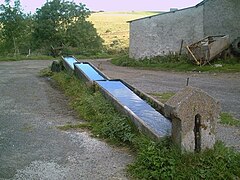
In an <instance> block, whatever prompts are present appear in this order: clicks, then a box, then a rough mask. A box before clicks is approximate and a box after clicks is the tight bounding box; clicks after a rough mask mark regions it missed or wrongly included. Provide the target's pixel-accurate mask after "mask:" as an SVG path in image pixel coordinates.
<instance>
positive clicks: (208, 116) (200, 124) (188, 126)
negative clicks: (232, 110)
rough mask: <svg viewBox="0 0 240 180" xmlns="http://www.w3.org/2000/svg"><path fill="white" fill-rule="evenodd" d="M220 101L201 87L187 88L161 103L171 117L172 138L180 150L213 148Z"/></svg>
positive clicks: (192, 150) (197, 150) (166, 113)
mask: <svg viewBox="0 0 240 180" xmlns="http://www.w3.org/2000/svg"><path fill="white" fill-rule="evenodd" d="M220 110H221V108H220V103H219V102H218V101H216V100H215V99H214V98H213V97H211V96H210V95H208V94H207V93H206V92H204V91H203V90H201V89H198V88H194V87H186V88H185V89H183V90H182V91H180V92H179V93H177V94H176V95H175V96H173V97H172V98H171V99H169V101H167V103H166V104H165V105H164V113H165V116H166V117H169V118H171V119H172V140H173V142H174V143H175V144H177V145H178V146H179V147H180V148H181V149H182V150H183V151H189V152H194V151H196V152H199V151H201V150H204V149H207V148H213V146H214V144H215V125H216V122H217V120H218V118H219V114H220Z"/></svg>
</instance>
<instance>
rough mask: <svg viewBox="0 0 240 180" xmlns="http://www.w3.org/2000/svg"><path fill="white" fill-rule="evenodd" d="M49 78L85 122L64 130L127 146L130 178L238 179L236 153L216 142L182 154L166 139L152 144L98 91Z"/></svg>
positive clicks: (60, 78) (63, 77)
mask: <svg viewBox="0 0 240 180" xmlns="http://www.w3.org/2000/svg"><path fill="white" fill-rule="evenodd" d="M46 72H47V71H46ZM47 74H49V73H47ZM52 78H53V79H54V80H55V81H56V82H57V84H58V85H59V87H60V88H61V89H63V90H64V92H65V94H66V95H67V96H68V97H69V98H70V105H71V106H72V107H73V108H74V109H75V111H77V113H78V114H79V116H80V117H81V118H83V119H85V120H87V123H86V124H80V125H66V126H65V127H63V129H69V128H74V129H76V128H87V129H90V130H91V131H92V132H93V134H94V135H96V136H97V137H102V138H104V139H108V140H109V141H111V142H114V143H117V144H123V145H128V146H129V147H130V148H131V149H132V150H133V151H134V152H135V153H136V160H135V161H134V162H133V163H132V164H130V165H129V167H128V172H129V174H130V175H131V176H132V177H133V178H137V179H173V178H174V179H189V178H190V179H238V178H240V163H239V162H240V153H239V152H236V151H233V150H231V149H229V148H227V147H225V146H224V145H223V144H222V143H220V142H218V143H216V145H215V147H214V149H212V150H206V151H204V152H201V153H198V154H194V153H181V152H180V150H179V149H178V148H177V147H175V146H174V145H173V144H172V143H171V140H170V139H168V138H165V139H163V140H162V141H160V142H155V141H152V140H150V139H148V138H147V137H145V136H143V135H141V134H140V133H138V132H137V131H136V129H135V128H134V127H133V126H132V124H131V122H130V121H129V119H128V118H126V117H125V116H123V115H121V114H119V113H118V112H117V111H116V110H115V109H114V108H113V106H112V105H111V103H110V102H108V101H107V100H106V99H105V98H104V97H103V96H102V94H101V93H100V92H95V91H94V90H93V89H91V88H90V87H87V86H86V85H85V84H84V83H83V82H81V81H79V80H78V79H77V78H76V77H74V76H70V75H68V74H66V73H64V72H61V73H54V74H53V76H52Z"/></svg>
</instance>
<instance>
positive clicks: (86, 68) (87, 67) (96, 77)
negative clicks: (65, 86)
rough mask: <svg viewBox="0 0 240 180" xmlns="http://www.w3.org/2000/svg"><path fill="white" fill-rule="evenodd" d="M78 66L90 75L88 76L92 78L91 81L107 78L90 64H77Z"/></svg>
mask: <svg viewBox="0 0 240 180" xmlns="http://www.w3.org/2000/svg"><path fill="white" fill-rule="evenodd" d="M76 67H77V68H79V69H81V70H82V71H83V72H84V73H85V74H86V75H87V76H88V78H89V79H91V81H96V80H105V78H104V77H103V76H102V75H101V74H99V73H98V72H97V71H96V70H95V69H94V68H93V67H92V66H91V65H90V64H87V63H81V64H76Z"/></svg>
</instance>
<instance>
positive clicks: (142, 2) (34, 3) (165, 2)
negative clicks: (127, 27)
mask: <svg viewBox="0 0 240 180" xmlns="http://www.w3.org/2000/svg"><path fill="white" fill-rule="evenodd" d="M12 1H13V0H12ZM20 1H21V5H22V8H23V9H24V11H25V12H32V13H34V12H35V10H36V8H40V7H41V6H42V5H43V4H44V3H45V2H46V0H20ZM73 1H74V2H76V3H80V2H82V3H83V4H86V6H87V8H89V9H90V10H94V11H99V10H103V11H169V9H170V8H178V9H182V8H186V7H190V6H195V5H196V4H198V3H200V2H201V1H202V0H73ZM0 3H1V4H2V3H4V0H0Z"/></svg>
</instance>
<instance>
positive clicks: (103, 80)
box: [63, 57, 172, 139]
mask: <svg viewBox="0 0 240 180" xmlns="http://www.w3.org/2000/svg"><path fill="white" fill-rule="evenodd" d="M63 61H64V63H63V64H64V66H65V68H66V69H67V70H68V71H73V72H74V73H75V74H76V75H77V76H78V77H79V78H81V79H84V80H85V81H87V82H88V81H89V82H91V83H92V84H94V85H95V86H97V87H98V89H99V90H100V91H101V92H102V93H103V95H104V96H105V97H106V98H107V99H109V100H110V101H111V102H112V103H113V104H114V105H115V106H116V108H117V109H118V110H119V111H120V112H123V113H124V114H126V115H127V116H128V117H130V118H131V120H132V121H133V123H134V124H135V125H136V126H137V127H138V129H139V130H140V131H142V132H144V133H145V134H147V135H149V136H151V137H153V138H155V139H159V138H161V137H164V136H170V135H171V129H172V123H171V121H170V120H169V119H167V118H166V117H164V116H163V115H162V114H161V113H160V112H158V111H157V110H155V109H154V108H153V107H152V106H150V105H149V104H148V103H147V102H146V101H144V100H143V99H142V98H141V97H140V96H138V95H137V94H136V93H135V92H134V91H133V90H132V89H131V88H129V87H130V86H128V85H127V84H126V83H125V82H124V81H122V80H110V79H109V78H108V77H107V76H106V75H104V74H103V73H102V72H101V71H100V70H98V69H97V68H96V67H95V66H93V65H92V64H91V63H88V62H78V61H77V60H76V58H74V57H63Z"/></svg>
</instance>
